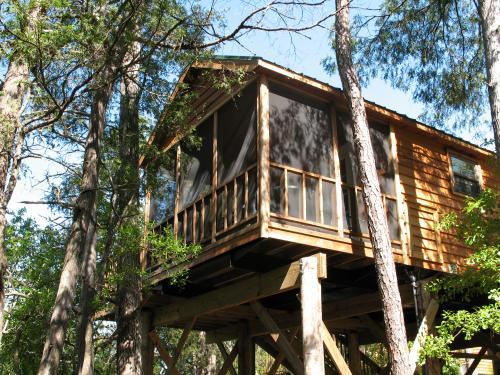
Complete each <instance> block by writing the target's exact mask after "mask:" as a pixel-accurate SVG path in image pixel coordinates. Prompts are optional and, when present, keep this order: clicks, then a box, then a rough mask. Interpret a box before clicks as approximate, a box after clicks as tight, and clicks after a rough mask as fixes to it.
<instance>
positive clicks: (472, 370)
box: [465, 346, 488, 375]
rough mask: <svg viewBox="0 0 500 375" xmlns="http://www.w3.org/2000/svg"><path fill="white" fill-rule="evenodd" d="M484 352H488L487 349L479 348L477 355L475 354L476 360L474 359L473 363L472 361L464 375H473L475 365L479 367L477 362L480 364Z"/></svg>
mask: <svg viewBox="0 0 500 375" xmlns="http://www.w3.org/2000/svg"><path fill="white" fill-rule="evenodd" d="M486 350H488V347H486V346H485V347H483V348H481V350H480V351H479V353H477V356H476V358H474V361H472V363H471V365H470V366H469V368H468V369H467V371H466V372H465V375H472V374H473V373H474V370H475V369H476V367H477V365H479V362H481V359H482V358H483V356H484V354H485V353H486Z"/></svg>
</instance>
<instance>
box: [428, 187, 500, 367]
mask: <svg viewBox="0 0 500 375" xmlns="http://www.w3.org/2000/svg"><path fill="white" fill-rule="evenodd" d="M499 209H500V193H499V192H498V191H495V190H491V189H487V190H485V191H483V192H482V193H481V194H480V195H479V196H478V197H477V198H469V199H467V201H466V204H465V207H464V209H463V210H462V211H461V213H460V214H455V213H453V214H449V215H447V216H446V217H445V218H444V220H443V221H442V222H441V223H440V227H441V228H442V229H446V230H454V231H456V234H457V236H458V237H459V238H461V239H462V240H463V241H464V242H465V244H467V245H468V246H470V247H471V248H472V249H473V250H474V253H473V254H472V255H471V256H470V257H469V258H468V262H467V266H466V267H465V269H464V270H462V272H460V273H459V274H457V275H450V276H447V277H445V278H442V279H440V280H437V281H435V282H433V283H431V284H430V285H429V287H428V288H429V291H431V292H432V293H435V294H437V295H439V297H440V299H441V300H442V301H448V300H452V299H457V298H461V299H462V300H465V301H470V300H472V299H476V300H477V299H478V298H480V297H483V298H484V297H486V299H487V302H486V303H484V304H482V305H480V306H478V307H475V308H474V309H472V310H458V311H444V312H443V319H442V322H441V324H440V325H439V326H438V327H437V334H436V335H430V336H429V337H428V338H427V339H426V341H425V345H424V347H423V349H422V352H421V359H422V360H424V358H425V357H433V358H441V359H443V360H444V362H445V365H446V367H447V368H448V370H449V371H452V368H455V367H456V365H455V361H454V359H453V358H452V357H451V356H450V354H449V346H450V344H451V343H452V342H453V340H454V339H455V337H456V336H457V335H459V334H460V335H463V336H464V338H465V339H466V340H470V339H471V338H472V337H473V336H474V335H475V334H476V333H478V332H481V331H490V332H492V333H496V334H499V333H500V268H499V267H498V265H499V264H500V241H499V240H500V215H499ZM450 373H452V372H450Z"/></svg>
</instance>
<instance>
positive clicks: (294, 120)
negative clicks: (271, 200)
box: [269, 85, 333, 177]
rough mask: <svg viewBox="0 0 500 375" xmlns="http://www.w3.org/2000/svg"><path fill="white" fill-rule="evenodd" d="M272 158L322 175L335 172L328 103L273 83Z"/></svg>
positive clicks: (271, 95)
mask: <svg viewBox="0 0 500 375" xmlns="http://www.w3.org/2000/svg"><path fill="white" fill-rule="evenodd" d="M269 100H270V145H271V146H270V147H271V149H270V158H271V160H272V161H274V162H276V163H279V164H283V165H288V166H292V167H295V168H298V169H301V170H304V171H308V172H315V173H318V174H321V175H323V176H328V177H331V176H332V175H333V156H332V155H333V146H332V127H331V123H330V117H329V112H328V107H327V105H326V104H324V103H322V102H319V101H314V100H311V99H309V98H307V97H305V96H301V95H298V94H296V93H295V92H293V91H291V90H289V89H286V88H283V87H281V86H278V85H271V93H270V98H269Z"/></svg>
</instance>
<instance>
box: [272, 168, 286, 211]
mask: <svg viewBox="0 0 500 375" xmlns="http://www.w3.org/2000/svg"><path fill="white" fill-rule="evenodd" d="M283 177H284V172H283V169H281V168H273V167H271V212H274V213H277V214H282V213H284V212H283V211H284V209H283V199H284V196H283V192H284V191H285V181H284V180H283Z"/></svg>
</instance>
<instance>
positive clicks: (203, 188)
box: [179, 118, 212, 210]
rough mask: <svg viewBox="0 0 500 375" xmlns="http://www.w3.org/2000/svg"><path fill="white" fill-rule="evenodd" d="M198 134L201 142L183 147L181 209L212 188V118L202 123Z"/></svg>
mask: <svg viewBox="0 0 500 375" xmlns="http://www.w3.org/2000/svg"><path fill="white" fill-rule="evenodd" d="M196 134H197V135H198V136H199V138H200V141H201V144H199V145H192V146H189V147H188V146H183V147H182V154H181V171H180V191H179V194H180V196H179V209H181V210H182V209H183V208H184V207H186V206H188V205H190V204H191V203H193V202H194V201H195V200H197V199H198V198H199V197H200V196H201V195H204V194H206V193H208V192H210V190H211V179H212V177H211V176H212V118H210V119H208V120H206V121H205V122H204V123H203V124H201V125H200V126H199V127H198V129H197V131H196Z"/></svg>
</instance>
